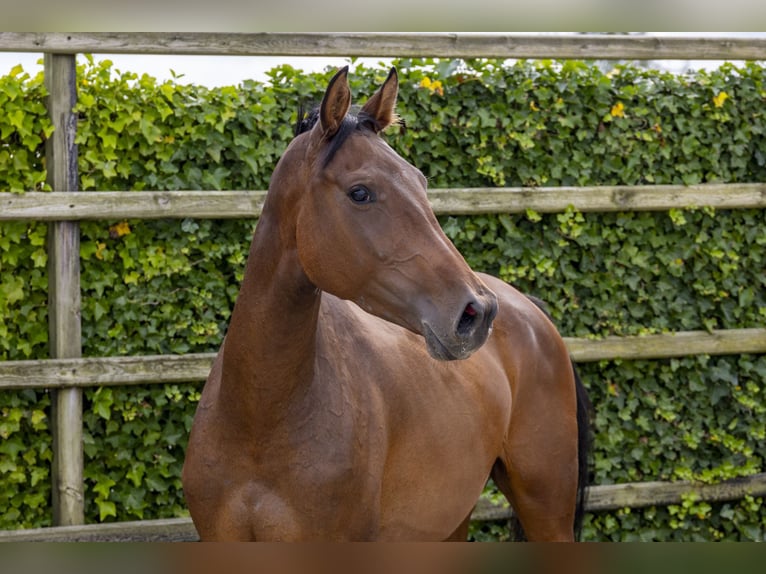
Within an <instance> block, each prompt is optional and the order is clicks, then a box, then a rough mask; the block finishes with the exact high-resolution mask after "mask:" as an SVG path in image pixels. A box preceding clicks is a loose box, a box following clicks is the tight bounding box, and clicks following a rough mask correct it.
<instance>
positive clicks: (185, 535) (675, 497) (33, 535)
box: [0, 473, 766, 542]
mask: <svg viewBox="0 0 766 574" xmlns="http://www.w3.org/2000/svg"><path fill="white" fill-rule="evenodd" d="M745 495H750V496H755V497H758V496H766V473H762V474H755V475H752V476H747V477H741V478H735V479H732V480H728V481H724V482H721V483H718V484H695V483H691V482H634V483H628V484H609V485H602V486H592V487H590V488H589V489H588V495H587V499H586V504H585V506H586V508H587V510H588V512H601V511H607V510H616V509H620V508H643V507H647V506H665V505H669V504H680V503H681V502H682V501H683V500H684V498H685V497H688V496H693V497H695V499H697V500H705V501H707V502H723V501H727V500H738V499H740V498H742V497H743V496H745ZM511 513H512V511H511V509H510V508H508V506H507V505H505V504H493V503H492V502H490V501H488V500H486V499H481V500H480V501H479V504H478V505H477V506H476V509H475V510H474V512H473V515H472V516H471V518H472V520H474V521H487V520H505V519H508V518H510V517H511ZM197 539H198V536H197V532H196V530H195V529H194V525H193V524H192V521H191V519H190V518H170V519H161V520H142V521H136V522H112V523H107V524H88V525H84V526H63V527H53V528H33V529H28V530H6V531H0V542H107V541H108V542H176V541H193V540H197Z"/></svg>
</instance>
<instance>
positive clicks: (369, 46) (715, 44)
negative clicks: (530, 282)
mask: <svg viewBox="0 0 766 574" xmlns="http://www.w3.org/2000/svg"><path fill="white" fill-rule="evenodd" d="M0 51H14V52H42V53H44V54H45V64H44V73H45V79H46V86H47V88H48V90H49V93H50V96H49V102H48V110H49V114H50V116H51V119H52V121H53V125H54V127H55V131H54V134H53V137H52V138H51V139H50V140H49V141H48V143H47V147H46V161H47V166H48V183H49V184H50V186H51V188H52V189H53V190H54V191H53V192H51V193H34V192H31V193H26V194H22V195H18V194H10V193H2V192H0V221H2V220H38V221H39V220H44V221H49V222H50V230H49V247H48V249H49V253H48V257H49V333H50V354H51V358H50V359H49V360H43V361H5V362H0V390H3V389H6V390H9V389H23V388H34V387H44V388H48V389H51V390H52V392H54V400H53V409H52V410H53V416H52V432H53V444H54V462H53V466H54V468H53V472H52V480H53V488H52V490H53V521H54V524H56V525H57V526H56V527H51V528H43V529H34V530H21V531H8V532H4V533H0V540H16V541H21V540H99V539H110V540H146V539H151V540H188V539H194V538H195V532H194V528H193V526H192V525H191V522H190V521H189V519H185V518H181V519H171V520H156V521H141V522H131V523H117V524H109V525H89V526H83V525H82V524H83V522H84V512H83V509H84V493H83V490H84V487H83V453H82V387H89V386H101V385H126V384H128V385H131V384H163V383H169V382H186V381H190V380H204V379H205V377H206V376H207V373H208V370H209V368H210V364H211V361H212V355H211V354H190V355H181V356H144V357H109V358H93V359H83V358H81V324H80V313H79V311H80V269H79V265H80V259H79V226H78V223H77V222H78V221H80V220H86V219H122V218H126V219H130V218H144V219H156V218H213V217H215V218H240V217H257V215H258V214H259V213H260V209H261V207H262V205H263V199H264V195H265V192H264V191H261V190H254V191H236V192H235V191H221V192H208V191H179V192H164V191H163V192H160V191H147V192H128V191H124V192H89V193H75V192H76V191H77V189H78V173H77V155H76V154H77V151H76V147H75V145H74V140H75V133H76V118H75V116H74V114H73V113H72V107H73V105H74V103H75V101H76V89H75V79H76V69H75V55H76V54H77V53H93V54H97V53H136V54H137V53H140V54H176V55H182V54H187V55H188V54H205V55H253V56H257V55H269V56H304V55H311V56H316V55H319V54H321V55H324V56H380V57H395V56H419V57H445V58H475V57H493V58H559V59H568V58H576V59H588V58H592V59H625V60H631V59H642V60H660V59H696V60H700V59H715V60H718V59H721V60H723V59H729V60H766V39H763V38H758V39H754V38H688V37H663V38H654V37H647V36H624V35H610V36H597V35H580V34H572V35H562V36H531V35H515V34H481V35H477V34H442V33H438V34H398V33H396V34H390V33H389V34H378V33H372V34H107V33H85V34H81V33H72V34H33V33H28V34H24V33H6V32H2V33H0ZM429 197H430V200H431V202H432V205H433V207H434V210H435V211H436V212H437V213H451V214H467V213H491V212H502V213H510V212H519V211H523V210H525V209H527V208H531V209H534V210H535V211H539V212H557V211H563V210H565V209H566V208H567V207H568V206H570V205H573V206H574V207H576V208H577V209H579V210H581V211H618V210H667V209H670V208H679V207H691V206H708V205H709V206H713V207H716V208H726V209H738V208H761V209H762V208H763V207H764V206H766V183H753V184H714V185H697V186H688V187H687V186H673V185H664V186H659V185H658V186H616V187H615V186H608V187H607V186H604V187H579V188H542V189H534V190H531V189H524V188H491V189H490V188H487V189H436V190H432V191H431V192H429ZM566 342H567V345H568V347H569V349H570V352H571V353H572V356H573V358H574V359H575V361H579V362H584V361H597V360H603V359H616V358H623V359H655V358H667V357H678V356H686V355H693V354H700V353H704V354H738V353H764V352H766V329H763V328H757V329H733V330H722V331H714V332H712V333H708V332H696V331H695V332H679V333H671V334H665V335H650V336H642V337H610V338H607V339H603V340H598V341H593V340H587V339H576V338H568V339H566ZM690 494H693V495H694V496H697V497H698V498H700V499H703V500H709V501H719V500H734V499H738V498H741V497H742V496H744V495H745V494H751V495H754V496H764V495H766V473H763V474H758V475H755V476H752V477H747V478H740V479H735V480H732V481H727V482H724V483H720V484H713V485H699V484H692V483H687V482H673V483H656V482H649V483H631V484H623V485H603V486H593V487H591V488H590V492H589V498H588V500H589V502H588V509H589V510H590V511H598V510H608V509H615V508H622V507H634V508H635V507H641V506H649V505H655V504H674V503H679V502H680V501H681V500H682V499H683V497H685V496H688V495H690ZM508 515H509V511H508V509H507V508H499V507H494V506H492V505H488V504H485V503H484V502H483V501H482V503H481V504H480V505H479V506H478V507H477V509H476V511H475V513H474V519H477V520H488V519H496V518H504V517H507V516H508Z"/></svg>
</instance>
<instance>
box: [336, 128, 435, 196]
mask: <svg viewBox="0 0 766 574" xmlns="http://www.w3.org/2000/svg"><path fill="white" fill-rule="evenodd" d="M350 139H351V138H350ZM339 155H340V156H341V157H342V158H343V164H344V168H345V169H346V170H348V171H347V173H356V172H358V173H366V174H367V175H368V176H369V177H375V176H376V175H380V176H382V177H384V178H385V179H387V180H390V181H395V182H398V183H422V184H425V182H426V178H425V176H424V175H423V174H422V172H421V171H420V170H419V169H418V168H416V167H415V166H414V165H412V164H411V163H409V162H408V161H407V160H405V159H404V158H403V157H402V156H400V155H399V154H398V153H397V152H396V151H395V150H394V149H393V148H392V147H391V146H389V145H388V144H387V143H386V142H385V141H384V140H383V139H382V138H380V137H379V136H377V135H372V134H357V135H356V137H354V138H353V140H352V141H349V142H347V145H346V146H344V147H343V148H341V149H340V152H339Z"/></svg>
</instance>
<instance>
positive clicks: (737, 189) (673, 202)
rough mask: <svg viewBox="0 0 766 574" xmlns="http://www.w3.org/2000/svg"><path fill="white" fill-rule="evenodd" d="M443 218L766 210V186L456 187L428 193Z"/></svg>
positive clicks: (747, 184) (762, 184)
mask: <svg viewBox="0 0 766 574" xmlns="http://www.w3.org/2000/svg"><path fill="white" fill-rule="evenodd" d="M429 199H430V200H431V205H432V206H433V209H434V211H435V212H436V213H438V214H454V215H459V214H465V215H469V214H475V213H520V212H524V211H526V210H527V209H532V210H534V211H537V212H540V213H555V212H561V211H564V210H565V209H567V208H568V207H569V206H572V207H574V208H575V209H577V210H579V211H582V212H610V211H664V210H668V209H680V208H686V207H703V206H707V207H714V208H716V209H743V208H762V207H766V184H764V183H753V184H750V183H745V184H701V185H692V186H684V185H624V186H589V187H540V188H520V187H505V188H451V189H433V190H430V191H429Z"/></svg>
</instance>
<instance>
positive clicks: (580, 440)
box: [509, 295, 593, 541]
mask: <svg viewBox="0 0 766 574" xmlns="http://www.w3.org/2000/svg"><path fill="white" fill-rule="evenodd" d="M527 298H528V299H529V300H530V301H532V303H534V304H535V306H536V307H537V308H538V309H540V310H541V311H542V312H543V313H544V314H545V316H546V317H548V319H549V320H550V321H551V322H553V317H551V314H550V313H549V312H548V309H547V307H546V304H545V303H544V302H543V301H542V300H541V299H538V298H537V297H534V296H532V295H527ZM572 372H573V373H574V380H575V393H576V396H577V464H578V470H577V499H576V500H577V502H576V506H575V515H574V524H573V525H572V527H573V530H574V537H575V540H578V541H579V540H580V535H581V534H582V524H583V520H584V518H585V503H586V498H587V494H588V484H589V481H590V470H591V469H590V463H591V455H590V452H591V420H592V412H593V405H592V404H591V402H590V398H588V391H587V389H586V388H585V385H584V384H583V382H582V379H581V378H580V373H578V371H577V367H576V366H575V363H574V361H572ZM509 527H510V531H511V539H512V540H525V539H526V537H525V536H524V529H523V528H522V526H521V521H519V519H518V518H517V517H516V514H515V513H514V514H513V515H512V516H511V519H510V522H509Z"/></svg>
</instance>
